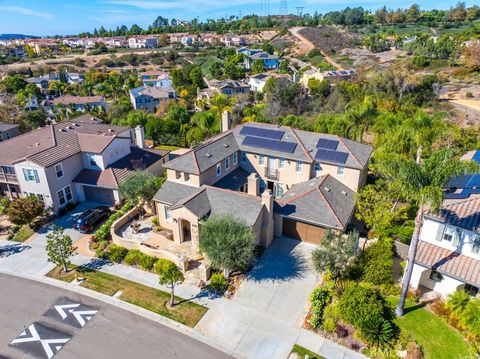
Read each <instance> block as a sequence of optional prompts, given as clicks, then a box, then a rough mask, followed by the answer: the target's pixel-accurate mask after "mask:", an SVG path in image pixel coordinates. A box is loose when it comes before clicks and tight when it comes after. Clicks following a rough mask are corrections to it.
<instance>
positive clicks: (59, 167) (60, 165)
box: [54, 163, 63, 178]
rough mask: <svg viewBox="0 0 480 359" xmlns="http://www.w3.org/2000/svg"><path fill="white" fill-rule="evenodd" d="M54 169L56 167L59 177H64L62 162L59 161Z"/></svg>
mask: <svg viewBox="0 0 480 359" xmlns="http://www.w3.org/2000/svg"><path fill="white" fill-rule="evenodd" d="M54 169H55V173H56V174H57V178H62V177H63V167H62V164H61V163H59V164H58V165H55V167H54Z"/></svg>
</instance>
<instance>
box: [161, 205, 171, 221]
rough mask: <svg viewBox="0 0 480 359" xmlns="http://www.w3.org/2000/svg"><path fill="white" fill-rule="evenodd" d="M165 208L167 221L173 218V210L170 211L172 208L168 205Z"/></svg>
mask: <svg viewBox="0 0 480 359" xmlns="http://www.w3.org/2000/svg"><path fill="white" fill-rule="evenodd" d="M163 210H164V214H165V219H166V220H167V221H170V220H171V219H172V211H170V209H169V208H168V207H167V206H165V207H163Z"/></svg>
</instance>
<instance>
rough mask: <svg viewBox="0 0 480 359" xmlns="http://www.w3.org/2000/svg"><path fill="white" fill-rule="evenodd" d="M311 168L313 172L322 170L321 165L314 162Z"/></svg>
mask: <svg viewBox="0 0 480 359" xmlns="http://www.w3.org/2000/svg"><path fill="white" fill-rule="evenodd" d="M313 169H314V170H315V172H319V171H321V170H322V167H321V166H320V163H318V162H315V164H314V165H313Z"/></svg>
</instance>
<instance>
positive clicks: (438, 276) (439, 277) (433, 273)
mask: <svg viewBox="0 0 480 359" xmlns="http://www.w3.org/2000/svg"><path fill="white" fill-rule="evenodd" d="M430 280H432V281H434V282H437V283H439V282H441V281H442V280H443V275H441V274H440V273H438V272H437V271H436V270H432V271H431V273H430Z"/></svg>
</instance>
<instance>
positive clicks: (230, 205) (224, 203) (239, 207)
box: [167, 181, 263, 226]
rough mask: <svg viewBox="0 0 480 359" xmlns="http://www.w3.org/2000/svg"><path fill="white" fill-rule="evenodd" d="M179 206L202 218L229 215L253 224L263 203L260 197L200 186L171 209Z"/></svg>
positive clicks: (250, 224)
mask: <svg viewBox="0 0 480 359" xmlns="http://www.w3.org/2000/svg"><path fill="white" fill-rule="evenodd" d="M167 182H168V181H167ZM181 207H185V208H187V209H188V210H189V211H191V212H192V213H193V214H194V215H195V216H197V217H198V218H204V217H205V216H207V215H220V216H221V215H230V216H233V217H235V218H237V219H239V220H241V221H243V222H245V223H246V224H247V225H249V226H253V225H254V224H255V223H256V222H257V220H258V217H259V216H260V214H261V212H262V208H263V204H262V201H261V198H260V197H256V196H251V195H248V194H246V193H243V192H237V191H230V190H226V189H221V188H216V187H211V186H202V187H200V188H197V192H195V193H193V194H192V195H190V196H189V197H186V198H184V199H183V200H181V201H179V202H178V203H177V204H176V205H174V206H172V207H171V209H172V210H173V209H177V208H181Z"/></svg>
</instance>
